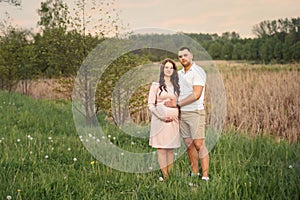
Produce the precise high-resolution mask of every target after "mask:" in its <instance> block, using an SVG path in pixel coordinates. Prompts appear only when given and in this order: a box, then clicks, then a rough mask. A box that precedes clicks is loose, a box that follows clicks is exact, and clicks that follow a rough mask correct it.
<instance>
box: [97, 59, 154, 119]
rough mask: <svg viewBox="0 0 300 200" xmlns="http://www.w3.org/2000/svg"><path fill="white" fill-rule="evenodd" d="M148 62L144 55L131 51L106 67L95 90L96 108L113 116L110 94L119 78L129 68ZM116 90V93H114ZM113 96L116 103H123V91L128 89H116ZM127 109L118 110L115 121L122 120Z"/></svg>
mask: <svg viewBox="0 0 300 200" xmlns="http://www.w3.org/2000/svg"><path fill="white" fill-rule="evenodd" d="M147 62H149V60H148V59H147V58H146V57H144V56H138V55H136V54H133V53H128V54H125V55H122V56H121V57H119V58H118V59H116V60H115V61H113V63H112V64H111V65H110V66H108V67H107V69H106V70H105V72H104V73H103V74H102V76H101V78H100V80H99V83H98V87H97V91H96V100H95V104H96V106H97V108H99V109H101V110H99V111H98V112H100V111H104V112H105V113H106V114H107V115H108V116H109V117H112V116H113V113H112V108H111V107H112V101H111V99H112V94H113V91H114V89H115V86H116V84H117V82H118V81H119V79H120V78H121V77H122V75H124V74H125V73H126V72H128V71H130V70H131V69H134V68H135V67H137V66H139V65H142V64H145V63H147ZM128 87H130V86H128ZM116 92H117V93H116ZM116 92H115V93H114V94H115V98H117V99H118V101H117V102H115V104H116V105H121V104H124V103H122V102H121V101H122V99H123V96H124V95H126V94H125V93H126V92H128V91H119V90H118V91H116ZM135 101H139V100H138V99H135ZM127 111H128V107H127V106H125V107H123V108H122V109H121V108H120V110H118V112H117V113H118V115H117V119H115V121H118V122H120V123H122V122H124V119H125V116H124V115H123V113H126V112H127Z"/></svg>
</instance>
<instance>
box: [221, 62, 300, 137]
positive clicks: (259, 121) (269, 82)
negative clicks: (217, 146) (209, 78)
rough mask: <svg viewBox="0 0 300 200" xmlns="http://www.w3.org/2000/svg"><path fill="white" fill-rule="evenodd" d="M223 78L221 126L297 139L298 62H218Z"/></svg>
mask: <svg viewBox="0 0 300 200" xmlns="http://www.w3.org/2000/svg"><path fill="white" fill-rule="evenodd" d="M217 66H218V67H219V69H220V73H221V75H222V78H223V82H224V86H225V90H226V100H227V117H226V123H225V127H224V128H225V130H228V129H232V128H234V129H235V130H237V131H238V132H243V133H248V134H251V135H261V134H270V135H273V136H275V137H276V138H277V139H279V140H280V139H286V140H288V141H289V142H299V140H300V137H299V136H300V135H299V132H300V123H299V121H300V111H299V108H300V107H299V104H300V101H299V100H300V87H299V86H300V72H299V70H300V65H299V64H295V65H273V66H265V65H249V64H241V63H230V62H227V63H224V62H221V63H218V64H217Z"/></svg>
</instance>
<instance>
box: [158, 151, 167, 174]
mask: <svg viewBox="0 0 300 200" xmlns="http://www.w3.org/2000/svg"><path fill="white" fill-rule="evenodd" d="M157 157H158V164H159V167H160V169H161V171H162V173H163V176H164V178H168V177H169V172H168V160H167V150H166V149H160V148H159V149H157Z"/></svg>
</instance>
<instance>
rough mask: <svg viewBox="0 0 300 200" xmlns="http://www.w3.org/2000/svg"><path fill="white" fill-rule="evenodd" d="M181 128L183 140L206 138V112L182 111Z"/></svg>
mask: <svg viewBox="0 0 300 200" xmlns="http://www.w3.org/2000/svg"><path fill="white" fill-rule="evenodd" d="M179 128H180V134H181V137H182V138H192V139H193V140H194V139H203V138H205V110H196V111H181V115H180V127H179Z"/></svg>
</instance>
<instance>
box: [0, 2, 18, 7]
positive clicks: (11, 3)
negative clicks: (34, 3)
mask: <svg viewBox="0 0 300 200" xmlns="http://www.w3.org/2000/svg"><path fill="white" fill-rule="evenodd" d="M2 2H4V3H9V4H10V5H13V6H16V7H19V6H21V0H0V3H2Z"/></svg>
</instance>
